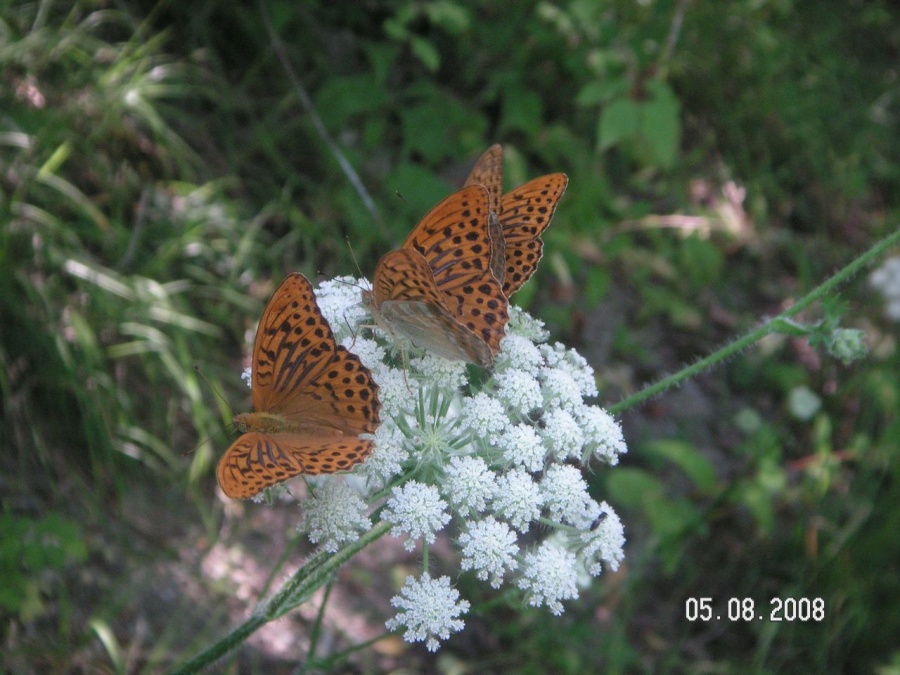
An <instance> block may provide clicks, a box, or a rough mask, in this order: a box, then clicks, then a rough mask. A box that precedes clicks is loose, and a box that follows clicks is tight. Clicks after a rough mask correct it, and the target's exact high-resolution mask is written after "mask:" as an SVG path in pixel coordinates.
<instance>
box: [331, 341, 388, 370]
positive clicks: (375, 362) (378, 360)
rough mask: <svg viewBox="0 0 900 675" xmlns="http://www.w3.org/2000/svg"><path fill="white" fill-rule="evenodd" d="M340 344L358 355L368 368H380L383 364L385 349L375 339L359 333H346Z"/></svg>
mask: <svg viewBox="0 0 900 675" xmlns="http://www.w3.org/2000/svg"><path fill="white" fill-rule="evenodd" d="M341 344H342V345H343V346H344V347H346V348H347V349H349V350H350V351H351V352H353V353H354V354H356V355H357V356H358V357H359V360H360V361H362V364H363V365H364V366H365V367H366V368H368V369H369V370H373V371H375V370H380V369H381V368H383V367H384V366H383V365H382V364H383V363H384V357H385V356H386V355H387V350H386V349H385V348H384V347H382V346H381V345H380V344H378V342H376V341H375V340H371V339H369V338H365V337H362V336H361V335H348V336H347V337H345V338H344V339H343V340H342V341H341Z"/></svg>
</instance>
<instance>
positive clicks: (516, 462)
mask: <svg viewBox="0 0 900 675" xmlns="http://www.w3.org/2000/svg"><path fill="white" fill-rule="evenodd" d="M497 447H499V448H500V449H501V450H502V451H503V459H504V460H506V461H507V462H509V463H510V464H512V465H513V466H521V467H522V468H523V469H525V470H526V471H531V472H535V471H540V470H541V469H543V468H544V458H545V457H546V456H547V449H546V448H545V447H544V444H543V442H542V441H541V437H540V436H538V432H537V431H536V430H535V428H534V427H533V426H531V425H530V424H525V423H524V422H522V423H519V424H516V425H515V426H511V427H509V428H508V429H507V430H506V431H504V432H503V434H501V436H500V438H498V439H497Z"/></svg>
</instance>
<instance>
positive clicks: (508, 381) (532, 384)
mask: <svg viewBox="0 0 900 675" xmlns="http://www.w3.org/2000/svg"><path fill="white" fill-rule="evenodd" d="M494 382H496V383H497V398H498V399H500V402H501V403H503V405H504V406H506V407H507V408H511V409H514V410H516V411H518V412H519V413H526V414H527V413H529V412H531V411H532V410H535V409H537V408H540V407H541V404H542V403H543V402H544V397H543V396H542V395H541V385H540V383H539V382H538V381H537V380H536V379H535V378H534V377H532V376H531V375H529V374H528V373H527V372H525V371H524V370H517V369H510V370H507V371H504V372H498V373H495V374H494Z"/></svg>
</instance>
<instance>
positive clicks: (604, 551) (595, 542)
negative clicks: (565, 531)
mask: <svg viewBox="0 0 900 675" xmlns="http://www.w3.org/2000/svg"><path fill="white" fill-rule="evenodd" d="M569 537H570V538H572V539H574V541H571V543H570V549H571V548H574V549H575V550H576V555H577V557H578V560H579V562H580V563H581V565H582V566H583V567H584V568H585V569H586V570H587V572H588V573H589V574H590V575H591V576H593V577H596V576H598V575H599V574H600V572H602V570H603V566H602V563H606V565H607V566H608V567H609V568H610V569H611V570H613V571H616V570H617V569H619V563H620V562H622V560H624V559H625V551H624V550H623V548H624V546H625V528H623V527H622V521H621V520H619V516H617V515H616V513H615V512H614V511H613V510H612V508H611V507H610V505H609V504H607V503H606V502H601V503H600V504H598V505H597V506H596V510H595V515H594V517H593V518H592V519H591V525H590V527H589V528H587V529H584V530H581V531H580V532H578V533H577V534H576V535H575V536H574V537H572V535H571V534H569Z"/></svg>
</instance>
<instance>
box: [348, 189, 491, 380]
mask: <svg viewBox="0 0 900 675" xmlns="http://www.w3.org/2000/svg"><path fill="white" fill-rule="evenodd" d="M489 215H490V212H489V196H488V194H487V191H486V190H485V188H484V187H482V186H480V185H478V186H471V187H468V188H463V190H460V191H458V192H455V193H454V194H452V195H450V196H449V197H447V198H446V199H444V200H443V201H442V202H441V203H439V204H438V205H437V206H435V207H434V208H433V209H432V210H431V211H430V212H429V213H428V214H427V215H426V216H425V217H424V218H423V219H422V220H421V221H420V222H419V224H418V225H417V226H416V227H415V229H414V230H413V231H412V233H411V234H410V235H409V237H407V239H406V241H405V242H404V244H403V246H402V247H401V248H399V249H397V250H395V251H391V252H389V253H387V254H386V255H385V256H383V257H382V259H381V260H380V261H379V262H378V265H377V266H376V268H375V273H374V275H373V283H372V290H371V291H364V292H363V304H365V305H366V306H367V307H368V308H369V309H370V311H371V312H372V315H373V317H374V318H375V322H376V323H377V324H378V325H379V326H381V327H382V328H383V329H384V330H385V331H386V332H388V333H390V334H392V335H396V333H402V334H404V335H406V336H407V337H408V338H409V339H410V340H412V342H413V343H414V344H416V345H418V346H420V347H424V348H425V349H428V350H430V351H432V352H434V353H436V354H438V355H439V356H442V357H444V358H447V359H451V360H461V361H467V362H469V363H476V364H478V365H481V366H489V365H491V363H493V358H494V355H495V354H496V353H497V352H498V351H499V350H500V340H501V339H503V337H504V334H505V329H506V323H507V321H508V320H509V314H508V303H507V302H506V298H505V297H504V296H503V292H502V287H501V285H500V282H498V281H497V279H496V278H495V277H494V275H493V273H492V271H491V247H492V244H491V237H490V232H489V223H488V219H489Z"/></svg>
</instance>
